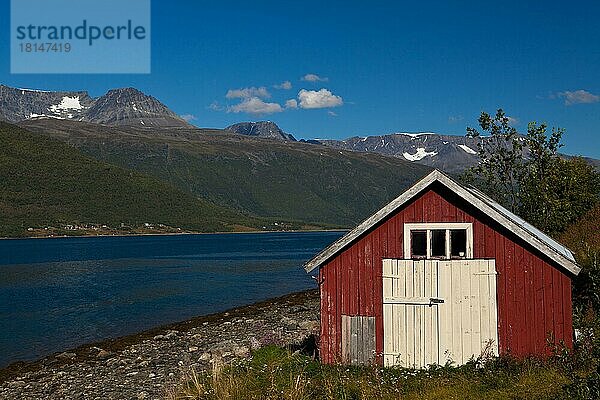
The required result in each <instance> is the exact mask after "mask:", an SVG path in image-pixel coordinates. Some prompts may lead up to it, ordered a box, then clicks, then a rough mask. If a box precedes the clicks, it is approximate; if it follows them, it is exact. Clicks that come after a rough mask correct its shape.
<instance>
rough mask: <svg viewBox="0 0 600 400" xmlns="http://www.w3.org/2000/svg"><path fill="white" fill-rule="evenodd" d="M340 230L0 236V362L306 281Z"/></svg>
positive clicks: (255, 298)
mask: <svg viewBox="0 0 600 400" xmlns="http://www.w3.org/2000/svg"><path fill="white" fill-rule="evenodd" d="M340 235H341V233H339V232H312V233H268V234H223V235H181V236H143V237H119V238H115V237H106V238H68V239H24V240H3V241H0V326H1V327H2V329H1V330H0V366H4V365H6V364H8V363H10V362H12V361H17V360H27V359H34V358H37V357H40V356H43V355H47V354H50V353H52V352H55V351H61V350H65V349H67V348H71V347H74V346H77V345H79V344H82V343H86V342H90V341H96V340H100V339H104V338H108V337H116V336H121V335H126V334H130V333H134V332H138V331H141V330H144V329H148V328H150V327H153V326H157V325H161V324H165V323H169V322H175V321H180V320H184V319H186V318H190V317H192V316H196V315H202V314H208V313H213V312H217V311H222V310H225V309H228V308H231V307H235V306H239V305H243V304H249V303H252V302H256V301H260V300H264V299H267V298H269V297H274V296H279V295H283V294H286V293H291V292H294V291H298V290H303V289H307V288H313V287H315V284H314V281H312V279H310V277H309V276H308V275H307V274H305V273H304V271H303V270H302V269H301V266H302V264H303V263H304V262H305V261H306V260H308V259H309V258H311V257H312V256H313V255H314V254H316V253H317V252H318V251H320V250H321V249H322V248H324V247H325V246H327V245H328V244H329V243H331V242H332V241H334V240H335V239H337V238H338V237H339V236H340Z"/></svg>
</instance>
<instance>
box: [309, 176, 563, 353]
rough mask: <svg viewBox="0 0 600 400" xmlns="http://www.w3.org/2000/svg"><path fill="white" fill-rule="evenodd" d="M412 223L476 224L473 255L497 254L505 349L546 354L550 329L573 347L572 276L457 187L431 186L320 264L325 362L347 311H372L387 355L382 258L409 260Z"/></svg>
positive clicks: (500, 323)
mask: <svg viewBox="0 0 600 400" xmlns="http://www.w3.org/2000/svg"><path fill="white" fill-rule="evenodd" d="M407 222H409V223H410V222H471V223H473V252H474V254H473V255H474V258H476V259H477V258H493V259H495V260H496V269H497V271H498V284H497V300H498V329H499V330H498V337H499V350H500V354H512V355H514V356H517V357H521V356H526V355H531V354H538V355H542V354H548V351H549V350H548V348H547V346H546V340H547V337H548V335H549V334H550V335H552V337H553V338H554V339H555V340H556V341H560V340H563V341H564V342H565V344H566V345H567V346H569V347H571V346H572V310H571V279H570V277H569V276H568V275H566V274H565V273H563V272H562V271H559V270H558V269H556V268H555V267H554V266H553V265H551V264H550V263H549V262H548V260H547V259H546V258H545V257H544V256H543V255H541V254H539V253H538V252H537V251H536V250H534V249H533V248H532V247H530V246H528V245H527V243H524V242H523V241H522V240H521V239H518V238H516V237H515V236H514V235H512V234H511V233H510V232H508V231H507V230H506V229H504V228H502V227H501V226H499V225H498V224H496V223H495V222H494V221H492V220H491V219H489V218H488V217H486V216H485V215H483V214H482V213H480V212H479V211H478V210H476V209H474V208H473V207H472V206H470V205H469V204H466V203H464V201H463V200H462V199H459V198H458V197H457V196H456V195H454V194H453V193H452V192H450V191H448V190H447V189H443V188H437V187H433V188H430V189H428V190H427V191H425V192H424V193H422V194H420V195H419V196H418V197H417V198H416V199H415V200H413V201H412V202H410V203H409V204H407V205H405V206H404V207H403V208H402V209H400V210H399V211H397V212H396V213H395V214H393V215H392V216H390V217H389V218H388V219H387V220H385V221H383V222H382V223H380V224H379V225H378V226H376V227H375V228H373V229H372V230H371V231H369V232H367V233H366V234H364V235H363V236H362V237H361V238H359V239H358V240H356V241H355V242H354V243H353V244H351V245H350V246H349V247H348V248H346V249H345V250H344V251H342V252H340V253H339V254H338V255H337V256H335V257H334V258H332V259H331V260H330V261H329V262H327V263H326V264H324V265H323V266H322V267H321V268H320V270H319V278H320V281H321V282H322V284H321V299H322V301H321V357H322V359H323V361H324V362H326V363H333V362H335V361H337V360H338V359H339V357H340V352H341V343H340V341H341V315H342V314H345V315H351V316H354V315H362V316H374V317H375V326H376V351H377V354H378V355H380V354H382V353H383V315H382V314H383V305H382V304H383V299H382V296H383V288H382V284H383V281H382V277H381V274H382V259H383V258H403V249H402V246H403V245H402V244H403V237H402V236H403V230H404V223H407ZM377 360H378V362H379V363H381V357H380V356H378V358H377Z"/></svg>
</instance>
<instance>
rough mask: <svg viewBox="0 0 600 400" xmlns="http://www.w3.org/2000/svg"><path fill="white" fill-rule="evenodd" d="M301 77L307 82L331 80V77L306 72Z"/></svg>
mask: <svg viewBox="0 0 600 400" xmlns="http://www.w3.org/2000/svg"><path fill="white" fill-rule="evenodd" d="M300 79H301V80H303V81H306V82H327V81H328V80H329V78H324V77H323V78H322V77H320V76H319V75H317V74H306V75H304V76H303V77H302V78H300Z"/></svg>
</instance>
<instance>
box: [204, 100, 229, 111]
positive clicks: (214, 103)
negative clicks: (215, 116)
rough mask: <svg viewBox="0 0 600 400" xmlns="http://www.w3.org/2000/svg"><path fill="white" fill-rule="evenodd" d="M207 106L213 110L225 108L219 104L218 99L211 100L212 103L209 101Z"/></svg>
mask: <svg viewBox="0 0 600 400" xmlns="http://www.w3.org/2000/svg"><path fill="white" fill-rule="evenodd" d="M208 108H209V109H210V110H213V111H224V110H225V108H224V107H223V106H222V105H220V104H219V102H218V101H213V102H212V103H210V105H209V106H208Z"/></svg>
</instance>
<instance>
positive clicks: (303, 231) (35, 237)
mask: <svg viewBox="0 0 600 400" xmlns="http://www.w3.org/2000/svg"><path fill="white" fill-rule="evenodd" d="M349 230H350V229H343V228H340V229H296V230H289V231H274V230H268V231H233V232H231V231H229V232H227V231H222V232H165V233H131V234H125V233H116V234H114V235H53V236H21V237H0V240H25V239H69V238H73V239H82V238H107V237H134V236H183V235H227V234H229V235H237V234H241V233H243V234H247V233H310V232H348V231H349Z"/></svg>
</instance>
